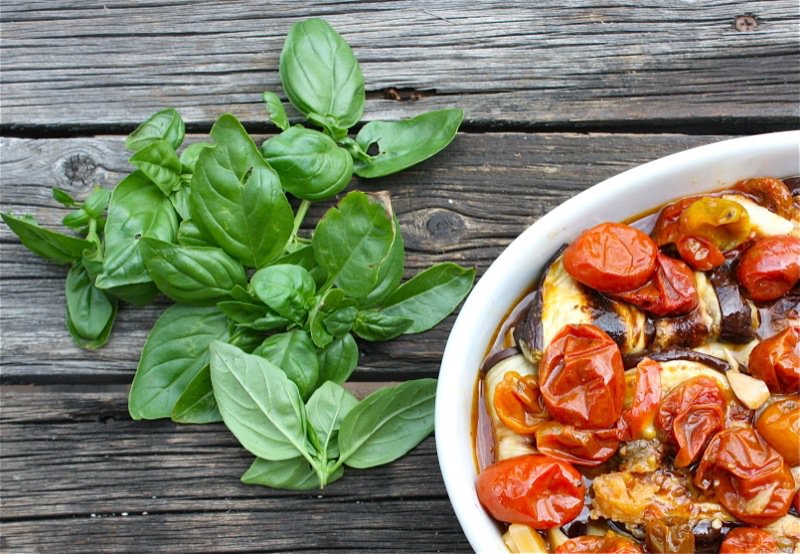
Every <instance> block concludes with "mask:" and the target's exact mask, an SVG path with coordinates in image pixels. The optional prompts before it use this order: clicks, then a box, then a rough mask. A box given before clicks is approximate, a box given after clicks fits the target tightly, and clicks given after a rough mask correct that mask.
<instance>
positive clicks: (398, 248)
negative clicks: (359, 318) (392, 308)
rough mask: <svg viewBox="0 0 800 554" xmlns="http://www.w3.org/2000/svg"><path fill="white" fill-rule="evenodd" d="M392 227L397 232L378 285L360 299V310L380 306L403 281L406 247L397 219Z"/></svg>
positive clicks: (382, 267)
mask: <svg viewBox="0 0 800 554" xmlns="http://www.w3.org/2000/svg"><path fill="white" fill-rule="evenodd" d="M394 227H395V229H396V230H397V232H396V233H395V237H394V242H393V243H392V247H391V249H390V250H389V255H388V256H386V260H385V261H384V263H383V264H382V265H381V271H380V273H379V275H378V284H377V285H376V286H375V288H373V289H372V291H370V293H369V294H368V295H367V296H365V297H364V298H362V299H361V300H360V301H359V303H358V305H359V306H361V307H362V308H369V307H372V306H375V305H377V304H380V303H381V302H382V301H383V300H384V299H385V298H386V297H387V296H389V295H390V294H391V293H392V292H394V290H395V289H396V288H397V286H398V285H399V284H400V281H401V280H402V279H403V271H404V270H405V261H406V247H405V241H404V240H403V235H402V234H401V233H400V231H399V229H400V223H399V222H398V221H397V218H396V217H395V218H394Z"/></svg>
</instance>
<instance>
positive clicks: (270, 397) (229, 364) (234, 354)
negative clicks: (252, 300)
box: [211, 341, 308, 460]
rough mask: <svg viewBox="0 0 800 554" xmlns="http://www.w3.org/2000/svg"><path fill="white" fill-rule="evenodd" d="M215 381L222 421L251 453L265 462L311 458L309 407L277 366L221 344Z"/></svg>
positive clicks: (214, 358) (214, 362)
mask: <svg viewBox="0 0 800 554" xmlns="http://www.w3.org/2000/svg"><path fill="white" fill-rule="evenodd" d="M211 382H212V384H213V387H214V397H215V398H216V400H217V406H218V407H219V411H220V413H221V414H222V420H223V421H224V422H225V425H226V426H227V427H228V429H229V430H230V431H231V433H233V434H234V436H235V437H236V438H237V439H238V440H239V442H240V443H241V444H242V446H244V447H245V448H246V449H247V450H248V451H250V452H251V453H253V454H255V455H256V456H258V457H259V458H264V459H266V460H288V459H291V458H296V457H297V456H298V454H300V455H302V456H303V457H307V456H308V452H307V450H306V416H305V407H304V406H303V401H302V400H301V398H300V393H299V392H298V390H297V385H295V384H294V383H293V382H292V381H290V380H289V378H288V377H287V376H286V374H285V373H284V372H283V371H282V370H281V369H280V368H279V367H278V366H276V365H275V364H273V363H272V362H270V361H268V360H265V359H264V358H261V357H259V356H253V355H250V354H245V353H244V352H242V351H241V350H240V349H238V348H236V347H235V346H231V345H229V344H225V343H223V342H219V341H216V342H213V343H211ZM306 459H308V458H306Z"/></svg>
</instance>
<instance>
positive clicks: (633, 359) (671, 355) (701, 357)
mask: <svg viewBox="0 0 800 554" xmlns="http://www.w3.org/2000/svg"><path fill="white" fill-rule="evenodd" d="M644 358H650V359H651V360H654V361H656V362H673V361H675V360H684V361H687V362H694V363H698V364H702V365H704V366H707V367H710V368H711V369H714V370H716V371H719V372H721V373H725V372H726V371H728V370H729V369H730V364H729V363H728V362H727V361H725V360H724V359H721V358H718V357H716V356H712V355H709V354H706V353H703V352H698V351H697V350H692V349H690V348H677V347H676V348H670V349H669V350H656V351H646V352H639V353H638V354H631V355H628V356H625V357H623V359H622V360H623V362H624V364H625V369H631V368H634V367H636V366H637V365H639V362H641V361H642V360H643V359H644Z"/></svg>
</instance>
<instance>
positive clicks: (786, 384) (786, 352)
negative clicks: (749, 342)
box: [747, 325, 800, 394]
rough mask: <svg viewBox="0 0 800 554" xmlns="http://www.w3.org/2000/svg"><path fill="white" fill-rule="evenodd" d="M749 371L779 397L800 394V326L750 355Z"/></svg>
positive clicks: (772, 337)
mask: <svg viewBox="0 0 800 554" xmlns="http://www.w3.org/2000/svg"><path fill="white" fill-rule="evenodd" d="M747 370H748V371H749V372H750V375H752V376H753V377H758V378H759V379H761V380H762V381H764V382H765V383H766V384H767V387H769V390H771V391H772V392H775V393H779V394H792V393H796V392H800V326H797V325H793V326H792V327H787V328H786V329H784V330H783V331H781V332H780V333H778V334H777V335H773V336H771V337H770V338H768V339H766V340H763V341H761V342H760V343H759V344H758V345H757V346H756V347H755V348H753V351H752V352H750V360H749V362H748V364H747Z"/></svg>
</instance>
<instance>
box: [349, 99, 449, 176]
mask: <svg viewBox="0 0 800 554" xmlns="http://www.w3.org/2000/svg"><path fill="white" fill-rule="evenodd" d="M462 119H464V111H463V110H438V111H435V112H428V113H424V114H422V115H418V116H416V117H412V118H411V119H403V120H401V121H370V122H369V123H367V124H366V125H364V127H362V128H361V130H360V131H359V132H358V135H357V136H356V142H357V143H358V145H359V146H360V147H361V149H362V150H363V151H364V152H367V151H369V148H370V147H371V146H372V145H377V146H378V153H377V154H375V155H373V156H370V157H369V158H368V159H366V160H364V159H356V160H355V166H354V171H355V173H356V175H358V176H359V177H367V178H373V177H383V176H384V175H389V174H391V173H397V172H398V171H400V170H403V169H406V168H408V167H411V166H412V165H414V164H418V163H419V162H421V161H423V160H427V159H428V158H430V157H431V156H433V155H434V154H436V153H437V152H440V151H441V150H442V149H444V147H445V146H447V145H448V144H450V142H451V141H452V140H453V138H454V137H455V136H456V131H458V126H459V125H460V124H461V120H462Z"/></svg>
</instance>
